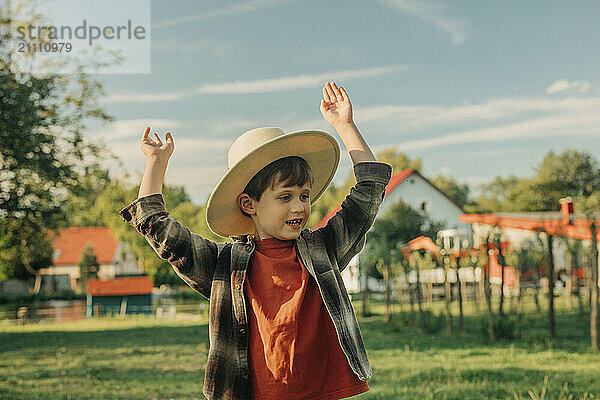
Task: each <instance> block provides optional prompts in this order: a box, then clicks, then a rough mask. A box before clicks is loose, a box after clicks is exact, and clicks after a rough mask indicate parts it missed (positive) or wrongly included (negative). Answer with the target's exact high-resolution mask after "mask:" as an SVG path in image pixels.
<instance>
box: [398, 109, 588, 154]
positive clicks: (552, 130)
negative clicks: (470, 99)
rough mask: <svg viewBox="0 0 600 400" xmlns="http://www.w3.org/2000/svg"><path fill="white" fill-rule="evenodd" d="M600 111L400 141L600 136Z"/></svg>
mask: <svg viewBox="0 0 600 400" xmlns="http://www.w3.org/2000/svg"><path fill="white" fill-rule="evenodd" d="M599 125H600V113H598V112H593V111H588V112H577V113H569V114H562V115H561V114H558V115H549V116H545V117H540V118H533V119H528V120H525V121H520V122H515V123H511V124H506V125H500V126H495V127H489V128H482V129H474V130H468V131H463V132H458V133H453V134H449V135H445V136H438V137H433V138H427V139H418V140H412V141H407V142H403V143H398V144H396V146H398V147H399V148H401V149H402V150H403V151H408V150H417V149H425V148H432V147H439V146H445V145H456V144H463V143H477V142H495V141H504V140H518V139H524V138H545V137H560V136H597V135H598V126H599Z"/></svg>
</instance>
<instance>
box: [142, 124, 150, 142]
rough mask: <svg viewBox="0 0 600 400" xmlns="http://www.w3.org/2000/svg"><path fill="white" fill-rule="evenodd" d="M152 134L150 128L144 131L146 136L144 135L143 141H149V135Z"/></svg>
mask: <svg viewBox="0 0 600 400" xmlns="http://www.w3.org/2000/svg"><path fill="white" fill-rule="evenodd" d="M149 133H150V127H149V126H147V127H146V130H145V131H144V134H143V135H142V140H147V139H148V134H149Z"/></svg>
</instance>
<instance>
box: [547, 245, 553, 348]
mask: <svg viewBox="0 0 600 400" xmlns="http://www.w3.org/2000/svg"><path fill="white" fill-rule="evenodd" d="M548 334H549V335H550V338H552V339H554V337H555V333H554V256H553V254H552V235H548Z"/></svg>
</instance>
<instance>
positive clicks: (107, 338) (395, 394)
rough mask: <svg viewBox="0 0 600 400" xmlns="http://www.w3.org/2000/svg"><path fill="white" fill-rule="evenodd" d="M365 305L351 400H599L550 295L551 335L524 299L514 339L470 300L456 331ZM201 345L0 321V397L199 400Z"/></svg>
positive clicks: (570, 317)
mask: <svg viewBox="0 0 600 400" xmlns="http://www.w3.org/2000/svg"><path fill="white" fill-rule="evenodd" d="M441 306H442V304H436V305H435V306H434V308H435V310H434V311H437V310H438V309H441ZM355 307H356V309H357V310H360V304H359V303H356V305H355ZM373 308H374V310H375V311H377V312H380V314H376V315H374V316H371V317H368V318H361V319H360V322H361V329H362V332H363V336H364V338H365V341H366V345H367V351H368V353H369V358H370V360H371V362H372V365H373V378H372V379H371V380H370V381H369V385H370V387H371V390H370V391H369V392H367V393H365V394H363V395H361V396H358V397H357V399H364V400H366V399H429V398H431V399H531V398H542V397H540V394H541V393H542V392H543V391H544V388H545V391H546V393H545V396H546V397H545V398H546V399H568V398H574V399H583V398H588V399H591V398H598V399H600V379H598V377H600V355H599V354H592V353H591V352H590V351H589V348H590V346H589V339H588V328H589V323H588V320H587V317H580V316H579V315H578V314H577V313H576V312H575V311H573V312H570V313H569V312H566V310H565V308H564V306H563V305H562V303H561V302H560V301H559V302H558V313H557V324H556V325H557V338H556V340H554V341H549V340H548V339H547V336H546V330H545V322H546V320H545V313H541V314H539V313H537V312H535V309H534V308H533V306H532V305H531V304H529V307H528V309H527V310H528V314H527V315H525V317H524V320H523V325H522V335H521V337H520V338H518V339H516V340H513V341H498V342H496V343H488V342H487V340H486V339H485V338H484V336H483V335H482V334H481V328H480V322H479V320H478V318H477V317H476V316H474V315H473V314H474V313H475V311H474V309H473V307H472V305H469V306H468V307H467V312H468V314H469V315H468V317H467V321H466V327H467V332H466V333H465V334H464V335H462V336H459V335H454V336H448V335H446V334H445V333H444V330H443V329H442V330H441V331H440V332H438V333H436V334H431V335H425V336H421V335H419V334H418V332H417V330H416V329H415V328H413V327H410V326H409V327H406V326H401V325H402V324H401V323H399V322H398V321H400V318H399V317H396V319H395V322H394V323H393V324H392V325H391V326H388V325H386V324H385V323H384V316H383V315H382V314H381V312H382V311H383V307H382V305H381V304H375V305H374V307H373ZM396 308H397V309H396V311H398V309H399V306H396ZM454 308H456V307H454ZM453 312H454V313H456V310H453ZM454 322H455V325H456V324H457V320H456V318H455V321H454ZM207 347H208V326H207V324H206V321H202V320H160V319H151V318H147V317H133V318H127V319H119V318H114V319H112V318H105V319H96V320H88V321H81V322H78V323H67V324H54V325H27V326H21V327H19V326H0V398H2V399H193V398H203V397H202V395H201V390H202V381H203V369H204V365H205V362H206V354H207ZM546 380H547V383H545V381H546ZM530 391H531V394H529V392H530ZM571 395H573V397H569V396H571Z"/></svg>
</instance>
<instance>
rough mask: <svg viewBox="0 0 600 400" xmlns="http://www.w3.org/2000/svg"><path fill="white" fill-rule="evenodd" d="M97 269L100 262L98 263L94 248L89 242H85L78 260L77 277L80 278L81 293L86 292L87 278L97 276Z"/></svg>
mask: <svg viewBox="0 0 600 400" xmlns="http://www.w3.org/2000/svg"><path fill="white" fill-rule="evenodd" d="M99 270H100V264H98V259H97V258H96V254H95V253H94V249H93V248H92V245H91V243H87V244H86V245H85V248H84V249H83V252H82V253H81V259H80V260H79V277H80V279H81V291H82V293H86V292H87V281H88V279H97V278H98V271H99Z"/></svg>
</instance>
